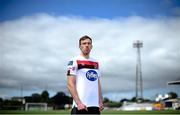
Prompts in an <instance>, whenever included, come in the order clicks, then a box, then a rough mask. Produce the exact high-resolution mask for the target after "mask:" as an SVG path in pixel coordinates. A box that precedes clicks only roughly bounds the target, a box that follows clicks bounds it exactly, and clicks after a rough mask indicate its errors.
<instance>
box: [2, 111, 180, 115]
mask: <svg viewBox="0 0 180 115" xmlns="http://www.w3.org/2000/svg"><path fill="white" fill-rule="evenodd" d="M0 114H6V115H27V114H34V115H40V114H41V115H42V114H45V115H53V114H70V110H50V111H20V110H17V111H14V110H0ZM101 114H102V115H107V114H122V115H134V114H136V115H151V114H153V115H164V114H165V115H179V114H180V110H162V111H116V110H103V112H102V113H101Z"/></svg>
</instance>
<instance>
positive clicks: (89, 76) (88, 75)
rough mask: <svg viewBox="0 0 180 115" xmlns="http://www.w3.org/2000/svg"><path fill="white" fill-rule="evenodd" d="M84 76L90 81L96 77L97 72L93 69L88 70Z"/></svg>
mask: <svg viewBox="0 0 180 115" xmlns="http://www.w3.org/2000/svg"><path fill="white" fill-rule="evenodd" d="M86 78H87V79H88V80H90V81H96V80H97V78H98V74H97V72H96V71H94V70H89V71H88V72H87V73H86Z"/></svg>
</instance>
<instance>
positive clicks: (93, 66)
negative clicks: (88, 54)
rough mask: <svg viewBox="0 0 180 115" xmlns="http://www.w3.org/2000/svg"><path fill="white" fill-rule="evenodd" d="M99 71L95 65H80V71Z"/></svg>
mask: <svg viewBox="0 0 180 115" xmlns="http://www.w3.org/2000/svg"><path fill="white" fill-rule="evenodd" d="M84 68H86V69H97V67H96V66H95V65H87V64H78V69H84Z"/></svg>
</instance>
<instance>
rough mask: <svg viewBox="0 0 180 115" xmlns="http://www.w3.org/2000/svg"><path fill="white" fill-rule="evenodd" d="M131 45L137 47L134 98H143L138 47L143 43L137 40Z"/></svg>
mask: <svg viewBox="0 0 180 115" xmlns="http://www.w3.org/2000/svg"><path fill="white" fill-rule="evenodd" d="M133 47H134V48H137V64H136V99H138V98H141V99H142V98H143V81H142V71H141V52H140V48H141V47H143V43H142V42H141V41H139V40H137V41H135V42H134V43H133Z"/></svg>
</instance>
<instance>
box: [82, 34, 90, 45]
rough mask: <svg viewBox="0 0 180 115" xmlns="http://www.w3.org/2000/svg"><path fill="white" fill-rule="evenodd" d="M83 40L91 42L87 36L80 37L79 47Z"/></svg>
mask: <svg viewBox="0 0 180 115" xmlns="http://www.w3.org/2000/svg"><path fill="white" fill-rule="evenodd" d="M85 39H90V40H91V42H92V39H91V38H90V37H89V36H87V35H85V36H82V37H81V38H80V39H79V46H80V45H81V41H83V40H85Z"/></svg>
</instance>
